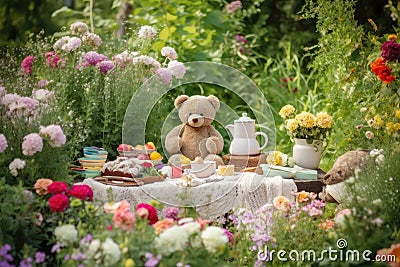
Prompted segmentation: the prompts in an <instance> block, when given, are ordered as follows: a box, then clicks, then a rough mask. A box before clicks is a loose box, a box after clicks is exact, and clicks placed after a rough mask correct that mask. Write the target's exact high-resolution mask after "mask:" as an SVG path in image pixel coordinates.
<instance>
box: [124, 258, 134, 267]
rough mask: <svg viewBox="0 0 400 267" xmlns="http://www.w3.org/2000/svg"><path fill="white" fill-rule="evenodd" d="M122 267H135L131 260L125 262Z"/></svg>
mask: <svg viewBox="0 0 400 267" xmlns="http://www.w3.org/2000/svg"><path fill="white" fill-rule="evenodd" d="M124 267H135V262H134V261H133V260H132V259H131V258H129V259H127V260H126V261H125V265H124Z"/></svg>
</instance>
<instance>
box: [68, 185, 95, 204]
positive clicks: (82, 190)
mask: <svg viewBox="0 0 400 267" xmlns="http://www.w3.org/2000/svg"><path fill="white" fill-rule="evenodd" d="M69 195H70V196H73V197H76V198H79V199H80V200H86V199H87V198H89V200H90V201H92V200H93V190H92V188H91V187H90V186H88V185H86V184H82V185H73V186H72V188H71V190H70V191H69Z"/></svg>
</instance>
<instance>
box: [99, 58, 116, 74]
mask: <svg viewBox="0 0 400 267" xmlns="http://www.w3.org/2000/svg"><path fill="white" fill-rule="evenodd" d="M113 68H114V62H112V61H111V60H103V61H101V62H100V63H99V69H100V71H101V73H103V74H107V73H109V72H110V71H111V70H112V69H113Z"/></svg>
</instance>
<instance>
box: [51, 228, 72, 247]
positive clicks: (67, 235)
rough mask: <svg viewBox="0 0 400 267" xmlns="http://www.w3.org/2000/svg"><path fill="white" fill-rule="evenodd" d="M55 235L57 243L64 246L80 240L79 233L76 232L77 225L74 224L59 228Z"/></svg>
mask: <svg viewBox="0 0 400 267" xmlns="http://www.w3.org/2000/svg"><path fill="white" fill-rule="evenodd" d="M54 235H55V236H56V238H57V241H58V242H60V243H61V244H63V245H68V244H71V243H73V242H75V241H76V240H78V231H77V230H76V228H75V225H72V224H64V225H61V226H57V227H56V229H55V230H54Z"/></svg>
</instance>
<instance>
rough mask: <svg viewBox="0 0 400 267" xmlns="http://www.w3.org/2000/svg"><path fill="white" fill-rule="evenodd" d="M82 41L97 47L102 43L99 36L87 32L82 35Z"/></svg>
mask: <svg viewBox="0 0 400 267" xmlns="http://www.w3.org/2000/svg"><path fill="white" fill-rule="evenodd" d="M82 41H83V42H85V43H86V44H87V45H89V46H94V47H96V48H97V47H99V46H100V45H101V44H102V42H103V41H102V40H101V38H100V36H98V35H97V34H95V33H92V32H89V33H87V34H85V35H84V36H82Z"/></svg>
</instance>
